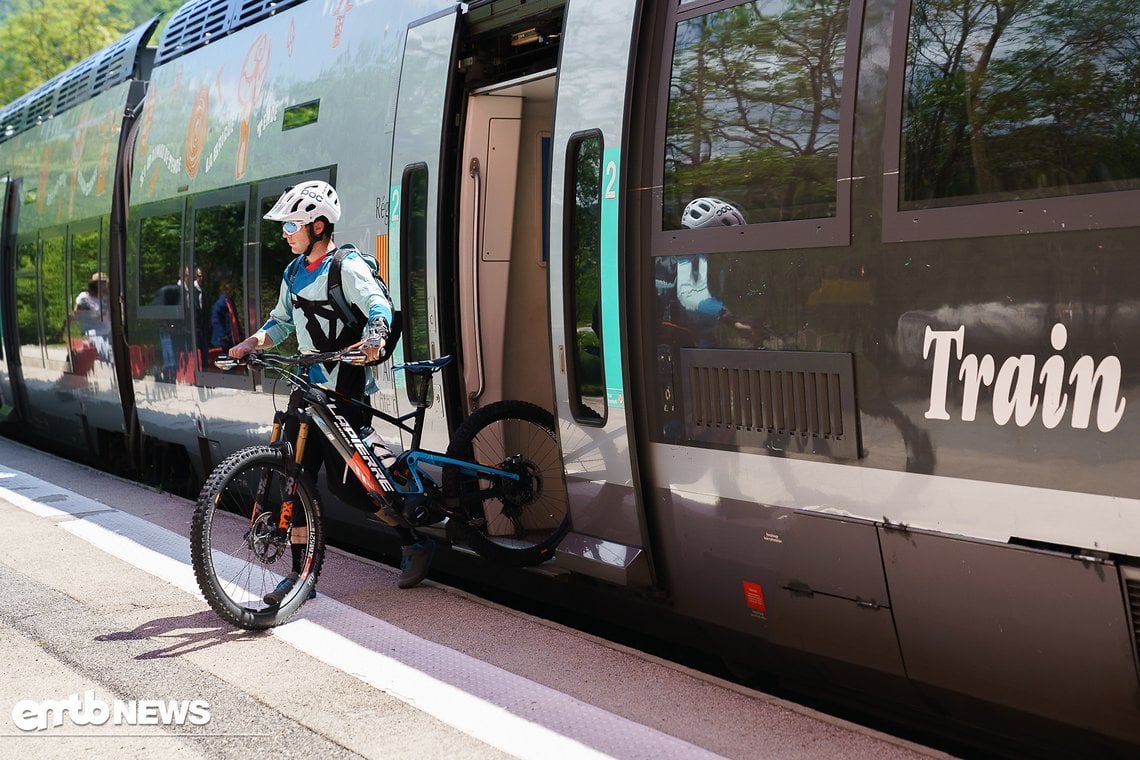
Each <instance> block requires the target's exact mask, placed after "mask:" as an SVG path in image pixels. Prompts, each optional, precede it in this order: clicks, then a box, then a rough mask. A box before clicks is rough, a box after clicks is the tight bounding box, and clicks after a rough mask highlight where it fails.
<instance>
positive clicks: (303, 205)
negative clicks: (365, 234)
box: [263, 180, 340, 224]
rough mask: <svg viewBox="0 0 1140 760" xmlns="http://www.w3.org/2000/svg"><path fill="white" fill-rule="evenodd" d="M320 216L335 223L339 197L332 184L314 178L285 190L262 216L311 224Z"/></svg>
mask: <svg viewBox="0 0 1140 760" xmlns="http://www.w3.org/2000/svg"><path fill="white" fill-rule="evenodd" d="M322 216H323V217H324V218H326V219H328V220H329V221H330V222H332V223H333V224H336V222H337V220H338V219H340V199H339V198H338V197H337V195H336V190H334V189H333V187H332V185H330V184H329V183H327V182H321V181H319V180H314V181H312V182H302V183H301V184H299V185H295V186H293V187H291V188H289V189H288V190H286V191H285V192H284V193H282V194H281V197H280V198H279V199H278V200H277V203H275V204H274V206H273V208H271V209H269V213H268V214H266V215H265V216H264V217H263V218H264V219H268V220H270V221H271V222H300V223H301V224H311V223H312V222H313V221H315V220H316V219H317V218H319V217H322Z"/></svg>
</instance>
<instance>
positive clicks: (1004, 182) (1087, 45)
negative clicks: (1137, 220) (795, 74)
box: [899, 0, 1140, 209]
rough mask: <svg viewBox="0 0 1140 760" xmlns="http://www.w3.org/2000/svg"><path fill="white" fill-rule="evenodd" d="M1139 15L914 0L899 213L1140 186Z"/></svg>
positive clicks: (1099, 2) (1065, 6)
mask: <svg viewBox="0 0 1140 760" xmlns="http://www.w3.org/2000/svg"><path fill="white" fill-rule="evenodd" d="M1138 58H1140V7H1138V6H1137V5H1136V4H1135V3H1120V2H1116V0H1094V2H1089V0H1057V1H1056V2H1050V3H1024V2H1022V3H982V4H979V3H976V2H972V1H971V0H939V2H932V1H931V0H915V3H914V5H913V7H912V10H911V14H910V22H909V32H908V34H907V50H906V75H905V76H906V82H905V90H904V93H903V118H902V151H901V153H902V155H901V158H902V171H901V174H902V188H901V194H900V195H901V197H900V199H899V200H900V208H902V209H922V208H930V207H936V206H947V205H960V204H962V203H963V202H967V203H978V202H988V201H1000V200H1007V199H1015V198H1016V199H1026V198H1043V197H1050V196H1058V195H1072V194H1082V193H1090V192H1103V191H1105V190H1120V189H1132V188H1140V181H1138V180H1140V130H1137V129H1136V126H1135V123H1136V101H1137V98H1138V97H1140V86H1138V85H1137V78H1136V61H1137V59H1138Z"/></svg>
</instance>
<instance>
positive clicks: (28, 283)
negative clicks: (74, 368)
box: [16, 239, 42, 366]
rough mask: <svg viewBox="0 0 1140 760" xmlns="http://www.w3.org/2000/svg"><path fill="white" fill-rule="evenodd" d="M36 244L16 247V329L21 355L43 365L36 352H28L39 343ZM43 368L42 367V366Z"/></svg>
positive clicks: (34, 242) (23, 244)
mask: <svg viewBox="0 0 1140 760" xmlns="http://www.w3.org/2000/svg"><path fill="white" fill-rule="evenodd" d="M38 251H39V244H38V243H37V241H36V240H34V239H33V240H27V241H23V242H21V243H20V244H19V245H17V246H16V328H17V330H18V331H19V334H20V346H21V347H22V350H21V351H20V355H21V356H22V357H24V359H25V360H28V359H35V360H39V361H41V362H42V357H41V355H40V352H39V350H38V349H37V350H34V351H29V350H28V348H26V347H30V346H38V345H39V343H40V294H39V277H38V273H37V272H36V257H37V256H36V254H37V253H38ZM41 366H42V365H41Z"/></svg>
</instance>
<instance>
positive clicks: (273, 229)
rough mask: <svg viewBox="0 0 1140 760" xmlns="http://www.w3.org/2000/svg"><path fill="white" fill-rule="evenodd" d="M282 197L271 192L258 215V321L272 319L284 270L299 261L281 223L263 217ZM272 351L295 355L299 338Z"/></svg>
mask: <svg viewBox="0 0 1140 760" xmlns="http://www.w3.org/2000/svg"><path fill="white" fill-rule="evenodd" d="M280 194H281V193H280V191H279V192H277V193H276V194H273V193H270V194H269V195H267V196H265V197H263V198H262V199H261V203H260V208H259V209H258V212H257V218H258V219H261V230H260V232H261V237H260V240H261V246H260V248H261V250H260V257H261V263H260V266H259V271H260V272H261V275H260V279H261V282H260V283H258V289H259V291H258V292H259V298H260V303H259V307H260V308H258V309H257V312H256V313H257V314H258V319H261V320H264V319H266V318H267V317H268V316H269V312H270V311H271V310H272V309H273V307H274V305H276V303H277V299H278V297H279V296H280V295H281V278H282V277H283V276H284V274H285V267H287V266H288V265H289V264H290V263H292V261H293V259H295V258H297V256H296V254H294V253H293V250H292V249H291V248H289V244H288V243H286V242H285V238H283V237H281V223H280V222H271V221H269V220H268V219H265V218H263V217H264V216H265V215H266V214H268V213H269V209H271V208H273V204H275V203H277V198H278V196H279V195H280ZM256 327H261V324H258V325H256V326H255V328H256ZM273 350H274V351H275V352H277V353H281V354H293V353H296V352H297V336H295V335H290V336H289V337H288V338H286V339H285V340H283V341H281V342H280V343H278V344H277V345H276V346H274V347H273Z"/></svg>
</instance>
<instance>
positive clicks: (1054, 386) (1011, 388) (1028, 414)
mask: <svg viewBox="0 0 1140 760" xmlns="http://www.w3.org/2000/svg"><path fill="white" fill-rule="evenodd" d="M1068 341H1069V333H1068V330H1067V329H1066V328H1065V326H1064V325H1063V324H1060V323H1057V324H1055V325H1053V330H1052V333H1051V335H1050V344H1051V345H1052V346H1053V349H1054V350H1055V351H1061V350H1062V349H1064V348H1065V345H1066V344H1067V343H1068ZM965 343H966V327H965V326H964V325H963V326H961V327H959V328H958V329H957V330H953V331H951V330H934V329H931V328H930V327H929V326H927V328H926V334H925V337H924V339H923V343H922V358H923V359H926V358H929V357H930V356H931V354H932V353H933V358H934V368H933V370H932V371H931V377H930V406H929V408H927V410H926V413H925V415H924V416H925V417H926V419H928V420H948V419H950V413H949V412H948V411H947V410H946V402H947V395H948V386H949V379H950V372H951V366H950V360H951V356H952V355H954V356H956V358H957V359H958V361H959V365H958V379H959V380H961V381H962V421H964V422H973V421H974V419H975V417H976V416H977V411H978V396H979V393H980V391H981V389H982V386H986V387H990V388H992V389H993V403H992V409H993V417H994V422H996V423H997V424H999V425H1005V424H1007V423H1008V422H1009V421H1010V419H1012V420H1013V421H1014V423H1015V424H1017V426H1018V427H1025V426H1026V425H1028V424H1029V423H1030V421H1032V420H1033V418H1034V417H1035V416H1036V415H1037V412H1038V408H1039V407H1040V411H1041V422H1042V423H1043V424H1044V425H1045V427H1046V428H1049V429H1052V428H1055V427H1057V425H1059V424H1060V423H1061V420H1062V419H1064V416H1065V413H1066V411H1068V409H1069V400H1070V399H1069V392H1067V391H1066V388H1068V390H1071V392H1072V417H1071V418H1070V424H1071V425H1072V427H1074V428H1077V429H1081V430H1083V429H1085V428H1087V427H1088V426H1089V419H1090V417H1091V416H1092V407H1093V397H1094V396H1096V395H1097V391H1098V388H1099V393H1100V396H1099V402H1098V403H1097V408H1096V426H1097V429H1098V430H1100V431H1101V432H1103V433H1107V432H1109V431H1110V430H1113V429H1115V428H1116V426H1117V425H1119V424H1120V420H1121V418H1122V417H1123V416H1124V406H1125V403H1126V401H1127V400H1126V399H1125V398H1123V397H1122V396H1121V395H1120V382H1121V367H1120V359H1119V358H1118V357H1116V356H1106V357H1105V358H1103V359H1101V361H1100V363H1099V364H1098V363H1094V361H1093V358H1092V357H1091V356H1087V355H1085V356H1082V357H1080V358H1079V359H1077V361H1076V363H1075V364H1074V365H1073V368H1072V370H1071V371H1070V372H1069V373H1068V379H1067V381H1066V373H1065V359H1064V357H1062V356H1061V355H1060V354H1054V355H1053V356H1050V357H1049V358H1048V359H1046V360H1045V361H1044V362H1043V363H1042V365H1041V372H1040V374H1038V373H1037V357H1036V356H1034V355H1033V354H1021V355H1020V356H1010V357H1009V358H1007V359H1006V360H1005V361H1004V362H1002V364H1001V367H1000V368H997V363H996V361H995V360H994V357H993V356H991V355H990V354H984V355H982V356H981V357H979V356H977V355H976V354H966V355H965V356H963V351H964V350H965ZM995 369H996V371H995ZM1066 382H1067V385H1066ZM1038 390H1039V392H1038Z"/></svg>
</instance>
